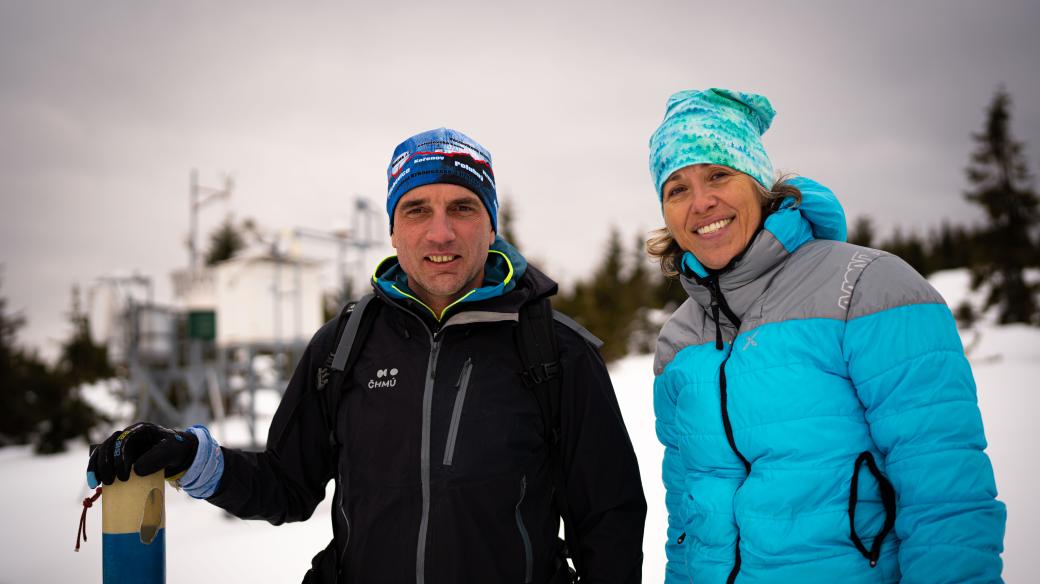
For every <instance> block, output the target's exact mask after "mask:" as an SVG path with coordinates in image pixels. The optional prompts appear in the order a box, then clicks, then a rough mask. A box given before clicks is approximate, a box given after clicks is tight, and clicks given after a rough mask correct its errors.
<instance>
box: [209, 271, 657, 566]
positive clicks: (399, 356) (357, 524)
mask: <svg viewBox="0 0 1040 584" xmlns="http://www.w3.org/2000/svg"><path fill="white" fill-rule="evenodd" d="M555 291H556V285H555V283H553V282H552V281H551V280H549V279H548V278H547V277H545V276H544V275H542V274H541V273H539V272H538V271H537V270H535V269H533V268H531V267H528V269H527V271H526V272H525V274H524V275H523V277H522V278H521V279H520V281H519V282H518V284H517V287H516V288H515V289H514V290H512V291H511V292H509V293H507V294H505V295H503V296H501V297H498V298H492V299H488V300H482V301H478V302H470V303H465V302H464V303H460V304H459V305H457V306H456V307H453V308H452V309H451V310H449V312H448V313H447V314H446V315H445V316H444V319H443V321H442V323H441V324H440V326H438V323H437V322H435V321H434V319H433V318H432V317H430V315H429V312H428V311H427V310H426V309H424V308H421V307H419V306H417V305H415V304H413V303H412V302H410V301H407V300H400V299H391V298H388V297H387V296H386V295H385V294H383V293H382V292H381V291H379V290H378V289H377V299H376V300H375V301H380V302H383V303H384V304H383V305H382V306H381V307H380V310H379V312H378V314H377V315H376V317H375V318H376V320H375V321H374V322H373V326H372V329H371V332H370V333H369V334H368V335H367V337H366V338H365V339H363V340H362V339H358V342H363V343H364V345H363V349H362V351H361V353H360V354H359V356H358V358H357V361H356V362H355V364H354V366H353V367H352V369H351V370H350V371H349V372H348V375H349V377H348V378H347V380H346V381H347V383H346V385H345V388H344V392H345V393H344V394H342V397H341V399H340V408H339V413H338V416H337V420H338V427H337V428H336V432H337V436H338V437H339V439H340V441H341V442H342V444H344V446H343V447H342V448H341V449H340V456H339V461H338V464H337V462H336V461H335V460H333V459H334V458H335V455H334V452H335V449H334V447H333V446H331V445H330V440H329V430H328V428H327V427H326V426H327V424H326V421H325V418H324V416H323V414H322V410H321V404H320V401H319V395H318V392H317V391H316V384H317V380H318V376H319V372H318V369H319V367H321V366H323V365H325V364H326V361H327V359H328V357H329V355H330V354H331V352H332V351H334V349H335V346H334V344H335V341H336V339H335V338H334V337H335V332H336V325H335V321H333V322H330V323H328V324H326V325H325V326H323V327H322V328H321V329H320V330H319V331H318V332H317V333H316V334H315V336H314V338H313V339H312V340H311V342H310V344H309V345H308V348H307V350H306V351H305V353H304V354H303V357H302V358H301V360H300V363H299V365H298V366H297V368H296V371H295V373H294V374H293V377H292V380H291V381H290V383H289V386H288V388H287V389H286V393H285V395H284V397H283V399H282V402H281V404H280V406H279V408H278V411H277V413H276V414H275V417H274V420H273V421H272V424H271V429H270V434H269V436H268V440H267V449H266V450H265V451H264V452H259V453H252V452H242V451H237V450H230V449H225V450H224V474H223V476H222V478H221V483H220V486H219V488H218V489H217V491H216V493H214V495H213V496H212V497H210V498H209V501H210V502H212V503H214V504H216V505H218V506H220V507H222V508H224V509H226V510H227V511H229V512H231V513H232V514H234V515H237V516H239V517H243V518H250V519H253V518H255V519H266V520H268V521H270V522H271V523H273V524H276V525H277V524H280V523H283V522H285V521H301V520H305V519H307V518H308V517H310V515H311V513H313V511H314V509H315V507H316V506H317V504H318V503H319V502H320V501H321V500H322V499H323V498H324V495H325V485H326V483H327V482H328V480H329V479H335V480H336V481H337V488H336V497H337V500H336V501H334V505H333V527H334V532H335V536H336V538H335V541H334V542H333V543H332V544H330V546H329V548H328V549H327V550H326V552H325V553H324V554H325V555H324V557H322V558H316V559H315V565H316V566H318V565H319V564H322V563H323V564H325V565H326V566H331V565H334V564H335V563H336V562H333V561H332V560H333V559H337V558H338V571H339V575H338V578H336V579H335V580H336V581H337V582H350V583H366V584H367V583H376V582H388V583H391V582H392V583H408V582H425V583H429V584H437V583H441V582H444V583H460V582H479V583H493V582H503V583H505V582H510V583H518V584H519V583H523V582H534V583H544V582H549V581H550V580H551V578H552V577H553V575H554V573H555V572H556V571H557V569H558V566H559V562H558V557H559V556H558V553H559V543H558V538H557V533H558V532H559V525H560V519H559V513H558V512H557V511H556V510H555V509H554V506H553V504H552V497H553V493H552V480H551V477H550V471H549V465H548V456H549V447H548V444H547V442H546V440H545V438H544V436H543V433H544V429H543V428H542V418H541V416H540V414H539V407H538V403H537V400H536V399H535V396H534V395H533V394H532V392H531V390H529V389H527V388H526V387H525V386H524V385H523V383H522V382H521V379H520V376H519V372H520V371H521V370H522V366H521V360H520V356H519V354H518V351H517V345H516V341H515V340H514V334H515V330H516V327H517V312H518V310H519V308H520V306H522V305H523V304H524V303H526V302H530V301H533V300H535V299H537V298H541V297H544V296H548V295H551V294H553V293H555ZM556 332H557V336H558V340H559V347H560V357H561V364H562V370H563V373H562V375H563V377H562V393H561V400H560V429H561V441H560V449H561V450H560V454H561V456H562V461H563V475H564V477H563V478H564V484H565V485H566V488H565V490H566V492H565V493H563V494H562V496H565V497H566V501H567V502H568V504H569V508H570V511H571V514H572V516H573V522H574V528H575V530H576V532H577V536H578V537H577V538H578V546H577V547H578V549H574V550H571V552H572V555H573V556H575V560H576V562H577V564H578V565H579V566H580V568H581V572H582V578H583V579H582V581H583V582H589V583H592V582H626V583H629V582H639V581H640V570H641V564H642V537H643V522H644V519H645V515H646V502H645V500H644V498H643V491H642V484H641V482H640V477H639V468H638V465H637V462H636V457H635V453H634V452H633V450H632V445H631V442H630V441H629V438H628V434H627V433H626V431H625V426H624V422H623V421H622V418H621V413H620V410H619V408H618V404H617V399H616V397H615V395H614V391H613V388H612V386H611V383H610V378H609V377H608V375H607V371H606V368H605V367H604V365H603V362H602V360H601V359H600V357H599V354H598V352H597V351H596V350H595V349H594V348H593V347H592V346H591V345H589V344H588V343H587V342H586V341H585V340H584V339H583V338H582V337H581V336H580V335H578V334H577V333H575V332H574V331H572V330H570V329H569V328H567V327H565V326H563V325H560V324H559V323H557V324H556ZM326 569H327V568H326Z"/></svg>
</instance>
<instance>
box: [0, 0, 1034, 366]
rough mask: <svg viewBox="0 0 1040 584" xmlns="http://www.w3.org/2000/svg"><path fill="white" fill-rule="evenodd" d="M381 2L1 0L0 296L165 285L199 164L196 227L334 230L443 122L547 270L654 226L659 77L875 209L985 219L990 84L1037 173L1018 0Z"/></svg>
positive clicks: (65, 296)
mask: <svg viewBox="0 0 1040 584" xmlns="http://www.w3.org/2000/svg"><path fill="white" fill-rule="evenodd" d="M383 4H384V3H377V2H363V3H362V2H353V3H347V2H340V3H332V2H317V1H312V2H296V3H288V2H283V3H278V4H277V5H276V4H275V3H262V2H201V1H184V0H180V1H177V2H172V1H171V2H128V1H123V2H114V1H108V0H96V1H92V2H82V1H68V2H52V1H43V0H41V1H38V2H15V1H13V0H0V264H3V268H2V270H3V271H2V276H0V277H2V284H0V286H2V287H0V295H2V296H4V297H6V298H8V303H9V304H8V306H9V309H14V310H20V311H22V312H23V314H24V315H25V316H26V317H27V318H28V320H29V325H28V327H27V328H26V329H24V330H23V331H22V333H21V339H22V340H23V342H25V343H31V344H33V345H35V346H37V347H39V348H42V349H43V350H44V352H45V354H46V353H52V352H53V350H54V347H56V344H57V342H58V340H59V339H61V338H62V337H63V335H64V334H65V331H66V326H65V319H64V316H63V313H64V311H66V310H67V308H68V306H69V290H70V287H71V286H72V285H73V284H76V283H78V284H80V285H81V286H83V287H84V288H87V287H89V286H90V284H91V283H92V282H93V281H94V280H95V279H96V278H97V277H99V276H103V275H109V274H113V273H129V272H131V271H134V270H136V271H139V272H141V273H143V274H146V275H149V276H151V277H152V278H153V279H154V280H155V282H156V286H157V297H158V299H159V300H163V301H168V300H169V299H170V292H169V290H170V285H169V272H170V271H171V270H173V269H175V268H178V267H182V266H184V265H185V264H186V263H187V251H186V248H185V246H184V241H185V237H186V235H187V232H188V185H189V172H190V169H191V168H193V167H194V168H198V169H199V173H200V178H201V181H202V182H203V183H204V184H208V185H213V186H218V185H219V184H220V181H221V177H222V176H223V173H230V174H233V175H234V178H235V182H236V186H235V190H234V195H233V197H232V198H231V200H230V201H228V202H217V203H214V204H212V205H210V206H208V207H206V208H205V209H204V210H203V212H202V215H201V225H202V227H201V231H202V233H206V232H207V231H209V230H210V229H211V228H212V227H213V225H215V224H216V223H218V222H219V221H220V220H221V219H223V218H224V216H225V215H227V214H228V213H231V214H233V215H234V216H235V217H236V218H243V217H252V218H254V219H255V220H256V221H257V222H259V223H260V224H261V225H263V226H265V227H267V228H269V229H290V228H294V227H309V228H315V229H331V228H334V227H337V226H340V225H344V224H349V222H350V217H351V208H352V203H351V201H352V197H353V196H354V195H355V194H360V195H363V196H366V197H368V198H369V199H370V200H371V201H372V202H373V203H375V204H376V205H377V207H380V208H381V205H382V204H383V202H384V196H385V189H386V184H385V167H386V164H387V162H388V160H389V157H390V153H391V152H392V150H393V148H394V146H395V145H396V144H397V143H398V142H399V141H401V140H402V139H403V138H405V137H407V136H408V135H410V134H413V133H415V132H418V131H421V130H426V129H430V128H434V127H439V126H449V127H454V128H457V129H460V130H462V131H464V132H466V133H467V134H469V135H471V136H472V137H474V138H475V139H476V140H478V141H480V142H481V143H482V144H484V146H486V147H487V148H488V149H489V150H490V151H491V153H492V156H493V158H494V166H495V174H496V177H497V179H498V185H499V192H500V197H502V198H509V199H511V200H512V201H513V203H514V205H515V207H516V210H517V214H518V223H517V231H518V237H519V239H520V241H521V243H522V244H523V249H524V251H525V252H526V253H527V254H528V255H529V256H532V257H534V258H536V259H537V261H539V262H540V263H541V264H542V265H543V266H544V267H545V268H546V269H547V270H548V271H549V272H550V274H552V275H554V276H555V277H557V278H558V279H560V280H562V281H564V282H569V281H572V280H573V279H574V278H576V277H580V276H583V275H585V274H586V273H587V271H588V270H589V266H590V262H592V261H595V260H596V259H597V258H598V257H599V254H600V251H601V249H602V247H603V245H604V242H605V239H606V236H607V233H608V230H609V228H610V226H612V225H616V226H618V227H619V228H620V229H621V230H622V233H623V234H624V236H625V240H626V242H628V241H634V239H635V237H636V234H637V233H644V232H646V231H648V230H650V229H653V228H656V227H658V226H660V224H661V220H660V210H659V206H658V203H657V200H656V197H655V195H654V192H653V188H652V187H651V185H650V179H649V173H648V171H647V161H646V156H647V139H648V137H649V136H650V134H651V132H652V131H653V130H654V128H655V127H656V125H657V124H658V122H659V121H660V119H661V117H662V115H663V113H664V104H665V100H666V99H667V97H668V95H669V94H671V93H672V92H674V91H677V90H680V89H687V88H706V87H713V86H714V87H730V88H735V89H741V90H746V91H754V92H758V93H762V94H764V95H766V96H767V97H769V98H770V100H771V101H772V103H773V106H774V107H775V108H776V110H777V112H778V115H777V117H776V119H775V121H774V123H773V127H772V129H770V130H769V132H768V133H767V134H766V135H765V137H764V140H765V144H766V148H767V149H768V151H769V153H770V156H771V157H772V159H773V162H774V165H775V166H776V167H777V168H779V169H783V170H787V171H793V172H797V173H799V174H803V175H805V176H809V177H812V178H815V179H817V180H819V181H820V182H823V183H824V184H826V185H828V186H830V187H831V188H833V189H834V191H835V192H836V193H837V194H838V196H839V198H841V200H842V202H843V203H844V205H845V207H846V211H847V212H848V214H849V215H850V216H851V217H857V216H860V215H870V216H872V217H873V218H874V219H875V222H876V223H877V224H878V225H879V226H880V227H882V228H891V226H893V225H897V224H898V225H902V226H904V227H915V228H917V229H926V228H928V227H932V226H936V225H938V224H939V222H940V221H941V220H943V219H949V220H952V221H955V222H964V223H968V222H974V221H977V220H979V218H980V214H979V212H978V211H976V210H975V209H974V208H972V207H971V206H969V205H968V204H967V203H965V202H964V201H963V198H962V192H963V191H964V189H965V188H966V183H965V179H964V172H963V168H964V166H965V164H966V163H967V161H968V156H969V153H970V151H971V150H972V146H973V145H972V142H971V138H970V137H971V134H972V133H973V132H977V131H978V130H979V129H981V127H982V123H983V120H984V115H985V107H986V105H987V104H988V103H989V101H990V99H991V98H992V95H993V93H994V91H995V90H996V89H997V88H998V87H999V86H1001V85H1003V86H1004V87H1005V88H1006V89H1007V90H1008V91H1009V92H1010V93H1011V95H1012V98H1013V100H1014V109H1013V118H1012V122H1013V132H1014V134H1015V136H1016V137H1017V138H1018V139H1019V140H1022V141H1024V142H1026V143H1027V149H1026V155H1027V157H1028V162H1029V164H1030V168H1031V170H1032V171H1033V172H1034V173H1036V172H1040V156H1038V152H1040V100H1038V97H1040V91H1038V90H1040V76H1038V75H1037V71H1038V69H1037V66H1036V63H1037V62H1038V61H1040V3H1037V2H999V1H993V2H975V1H960V0H959V1H948V0H944V1H939V0H934V1H928V2H914V1H900V2H894V1H880V2H878V1H875V2H833V1H820V2H769V3H767V2H740V3H724V2H710V3H708V2H693V1H685V2H683V1H677V2H651V1H647V0H642V1H639V2H630V3H627V4H617V3H608V2H591V1H586V2H568V3H564V2H546V3H541V2H512V3H508V5H507V6H506V7H504V8H498V7H496V4H499V3H493V2H484V3H479V4H465V3H449V4H445V3H440V2H417V3H416V2H392V3H385V4H386V6H384V5H383ZM502 4H505V3H502ZM633 245H634V244H633ZM315 249H316V250H317V251H315V253H319V254H320V253H324V254H325V256H326V257H328V258H332V257H334V252H333V250H331V249H325V248H315ZM382 251H385V252H386V253H389V251H390V250H389V248H387V249H386V250H382ZM377 255H380V253H379V252H378V251H377V252H374V253H373V257H371V258H370V259H369V260H368V261H369V263H374V262H375V261H376V260H377V259H378V257H374V256H377Z"/></svg>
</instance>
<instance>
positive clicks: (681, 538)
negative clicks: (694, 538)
mask: <svg viewBox="0 0 1040 584" xmlns="http://www.w3.org/2000/svg"><path fill="white" fill-rule="evenodd" d="M684 541H686V532H685V531H684V532H682V535H680V536H679V539H677V540H675V543H677V544H679V545H682V542H684Z"/></svg>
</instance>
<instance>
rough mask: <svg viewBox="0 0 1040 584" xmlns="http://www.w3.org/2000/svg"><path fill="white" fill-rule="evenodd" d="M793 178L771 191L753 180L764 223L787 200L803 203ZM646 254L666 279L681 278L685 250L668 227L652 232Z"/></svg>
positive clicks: (783, 180)
mask: <svg viewBox="0 0 1040 584" xmlns="http://www.w3.org/2000/svg"><path fill="white" fill-rule="evenodd" d="M791 176H792V175H790V174H785V175H782V176H781V177H780V178H779V179H778V180H777V181H776V183H775V184H774V185H773V190H771V191H770V190H766V188H765V187H763V186H762V185H761V184H760V183H759V182H758V181H757V180H754V179H751V184H752V185H753V188H754V189H755V193H756V194H758V199H759V201H760V202H761V203H762V220H763V221H765V218H766V217H768V216H769V214H770V213H772V212H773V211H775V210H777V209H778V208H779V206H780V202H781V201H783V200H784V199H786V198H793V199H794V204H795V206H797V205H798V204H799V203H801V202H802V191H800V190H798V187H796V186H794V185H792V184H790V183H788V182H787V180H788V179H790V178H791ZM749 178H750V177H749ZM646 253H647V254H649V255H650V257H651V258H652V259H653V260H655V261H658V262H660V263H661V272H662V273H663V274H664V276H665V277H666V278H678V277H679V274H680V272H681V265H682V256H683V253H685V250H683V249H682V248H681V247H679V243H678V242H676V241H675V238H674V237H672V233H671V232H670V231H668V228H667V227H662V228H660V229H655V230H653V231H651V232H650V238H649V239H647V240H646Z"/></svg>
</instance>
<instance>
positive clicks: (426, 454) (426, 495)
mask: <svg viewBox="0 0 1040 584" xmlns="http://www.w3.org/2000/svg"><path fill="white" fill-rule="evenodd" d="M416 318H418V317H416ZM423 326H425V323H424V324H423ZM426 332H429V329H427V331H426ZM440 349H441V344H440V339H438V338H437V335H435V334H433V333H430V362H429V365H427V366H426V385H425V387H424V388H423V406H422V451H421V454H420V462H419V467H420V476H419V480H420V482H421V483H422V520H421V521H420V522H419V543H418V545H417V546H416V550H415V582H416V584H425V582H426V532H427V530H428V529H429V526H430V419H431V417H432V416H433V384H434V381H435V379H436V377H437V355H438V353H440Z"/></svg>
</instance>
